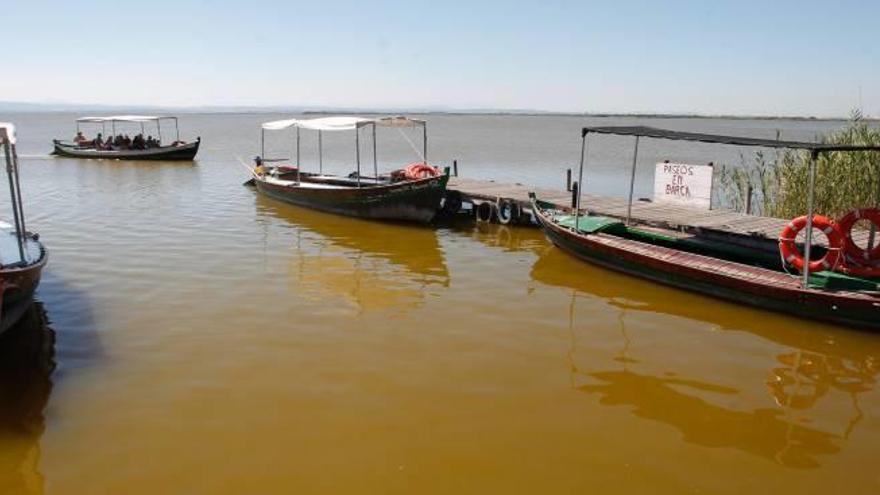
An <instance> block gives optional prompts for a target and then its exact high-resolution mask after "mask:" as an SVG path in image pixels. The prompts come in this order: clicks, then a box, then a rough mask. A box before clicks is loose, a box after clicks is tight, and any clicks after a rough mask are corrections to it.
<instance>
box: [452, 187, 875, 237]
mask: <svg viewBox="0 0 880 495" xmlns="http://www.w3.org/2000/svg"><path fill="white" fill-rule="evenodd" d="M447 188H448V189H449V190H453V191H458V192H459V193H461V195H462V199H463V201H464V202H470V203H473V204H479V203H481V202H491V203H497V202H498V201H499V200H502V199H507V200H512V201H514V202H516V203H517V204H518V205H519V206H520V208H522V211H523V212H524V213H528V217H531V203H530V202H529V196H528V194H529V192H534V193H535V194H536V195H537V196H538V198H540V199H542V200H545V201H550V202H553V203H556V204H558V205H560V206H566V207H568V206H571V199H572V193H571V192H567V191H565V190H564V189H546V188H536V187H530V186H525V185H522V184H505V183H500V182H495V181H491V180H477V179H466V178H462V177H451V178H450V179H449V184H448V185H447ZM581 207H582V208H583V209H584V210H586V211H587V212H589V213H590V214H593V215H601V216H607V217H613V218H620V219H626V211H627V200H626V198H610V197H602V196H594V195H590V194H585V195H583V196H582V197H581ZM632 220H633V221H634V222H635V223H639V224H644V225H650V226H654V227H659V228H663V229H671V230H676V231H679V232H682V233H685V234H694V235H697V234H698V235H701V236H703V237H708V238H718V239H724V240H726V241H728V242H733V243H736V244H742V245H746V246H750V247H760V248H763V249H768V250H770V249H772V250H776V249H777V242H778V239H779V234H780V232H782V229H783V228H785V226H786V225H787V224H788V222H789V220H785V219H781V218H772V217H761V216H756V215H747V214H745V213H739V212H735V211H731V210H725V209H717V210H703V209H698V208H693V207H689V206H682V205H677V204H671V203H655V202H650V201H638V200H636V201H633V205H632ZM520 223H523V222H520ZM853 233H854V236H853V237H855V238H860V237H862V236H861V235H860V234H864V237H865V238H866V239H867V232H859V233H856V232H853ZM822 241H824V239H822ZM816 242H817V243H819V242H820V241H819V239H816ZM856 242H859V240H858V239H857V240H856Z"/></svg>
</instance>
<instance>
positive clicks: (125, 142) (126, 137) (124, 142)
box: [122, 134, 131, 148]
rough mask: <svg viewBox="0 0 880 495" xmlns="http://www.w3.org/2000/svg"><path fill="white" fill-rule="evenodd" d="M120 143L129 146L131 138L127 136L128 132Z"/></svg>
mask: <svg viewBox="0 0 880 495" xmlns="http://www.w3.org/2000/svg"><path fill="white" fill-rule="evenodd" d="M122 145H123V146H125V147H126V148H131V138H130V137H128V134H126V135H125V136H123V137H122Z"/></svg>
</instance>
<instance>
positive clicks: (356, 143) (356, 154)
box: [354, 126, 361, 187]
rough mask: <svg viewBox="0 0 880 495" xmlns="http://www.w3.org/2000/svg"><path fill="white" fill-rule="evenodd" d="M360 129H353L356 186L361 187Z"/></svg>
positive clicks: (356, 127)
mask: <svg viewBox="0 0 880 495" xmlns="http://www.w3.org/2000/svg"><path fill="white" fill-rule="evenodd" d="M360 135H361V129H360V127H358V126H355V127H354V159H355V161H356V162H357V186H358V187H361V136H360Z"/></svg>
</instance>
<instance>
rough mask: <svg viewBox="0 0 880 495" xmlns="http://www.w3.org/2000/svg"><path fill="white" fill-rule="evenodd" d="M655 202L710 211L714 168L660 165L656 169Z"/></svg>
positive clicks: (675, 164)
mask: <svg viewBox="0 0 880 495" xmlns="http://www.w3.org/2000/svg"><path fill="white" fill-rule="evenodd" d="M654 201H657V202H666V203H680V204H685V205H689V206H693V207H696V208H705V209H707V210H708V209H709V208H710V207H711V205H712V166H711V165H687V164H684V163H658V164H657V167H656V168H655V169H654Z"/></svg>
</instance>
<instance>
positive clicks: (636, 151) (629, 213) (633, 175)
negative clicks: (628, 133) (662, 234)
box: [626, 136, 639, 225]
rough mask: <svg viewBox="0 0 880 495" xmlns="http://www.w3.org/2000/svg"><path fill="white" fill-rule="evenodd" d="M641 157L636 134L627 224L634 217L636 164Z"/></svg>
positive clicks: (627, 207) (630, 177)
mask: <svg viewBox="0 0 880 495" xmlns="http://www.w3.org/2000/svg"><path fill="white" fill-rule="evenodd" d="M638 159H639V136H636V144H635V146H634V147H633V164H632V171H631V172H630V175H629V201H628V202H627V204H626V225H629V223H630V220H631V219H632V208H633V190H634V189H635V184H636V164H637V163H638Z"/></svg>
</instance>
